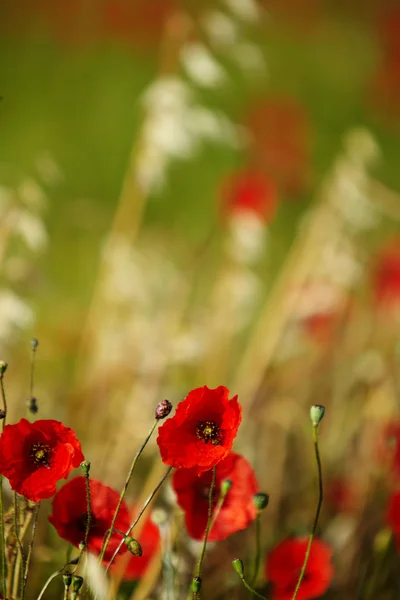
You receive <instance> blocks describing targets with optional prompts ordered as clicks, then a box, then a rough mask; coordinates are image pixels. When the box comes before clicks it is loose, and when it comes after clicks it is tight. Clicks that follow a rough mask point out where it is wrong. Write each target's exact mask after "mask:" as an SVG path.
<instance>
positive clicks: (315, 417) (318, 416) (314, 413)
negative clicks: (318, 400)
mask: <svg viewBox="0 0 400 600" xmlns="http://www.w3.org/2000/svg"><path fill="white" fill-rule="evenodd" d="M324 414H325V406H322V404H314V405H313V406H312V407H311V408H310V418H311V422H312V424H313V425H314V427H316V426H317V425H319V424H320V422H321V421H322V419H323V418H324Z"/></svg>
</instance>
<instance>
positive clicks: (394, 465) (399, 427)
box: [377, 421, 400, 477]
mask: <svg viewBox="0 0 400 600" xmlns="http://www.w3.org/2000/svg"><path fill="white" fill-rule="evenodd" d="M377 458H378V460H379V462H381V463H382V464H384V465H387V466H388V467H389V468H390V469H391V470H393V473H394V474H395V475H396V477H400V421H391V422H390V423H387V424H386V425H385V426H384V427H383V428H382V432H381V435H380V436H379V439H378V443H377Z"/></svg>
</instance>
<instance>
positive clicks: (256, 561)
mask: <svg viewBox="0 0 400 600" xmlns="http://www.w3.org/2000/svg"><path fill="white" fill-rule="evenodd" d="M261 512H262V509H261V508H259V509H258V510H257V517H256V557H255V559H254V572H253V577H252V580H251V585H252V587H254V585H255V583H256V581H257V577H258V571H259V570H260V562H261Z"/></svg>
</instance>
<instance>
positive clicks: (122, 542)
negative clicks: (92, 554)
mask: <svg viewBox="0 0 400 600" xmlns="http://www.w3.org/2000/svg"><path fill="white" fill-rule="evenodd" d="M171 471H172V467H169V468H168V469H167V471H166V472H165V474H164V475H163V477H162V478H161V479H160V481H159V482H158V483H157V485H156V487H155V488H154V490H153V491H152V492H151V494H150V495H149V497H148V498H147V500H146V502H145V503H144V505H143V508H142V510H141V511H140V513H139V514H138V516H137V517H136V519H135V520H134V521H133V523H132V525H131V526H130V527H129V529H128V531H127V532H126V533H125V536H127V535H130V534H131V533H132V530H133V529H134V527H136V525H137V524H138V522H139V520H140V519H141V518H142V515H143V513H144V511H145V510H146V508H147V507H148V505H149V504H150V502H151V501H152V500H153V498H154V496H155V495H156V493H157V492H158V490H159V489H160V487H161V486H162V484H163V483H164V481H165V480H166V479H167V477H168V475H169V474H170V473H171ZM124 539H125V538H123V539H122V540H121V541H120V543H119V544H118V546H117V548H116V549H115V551H114V554H113V555H112V557H111V560H110V562H109V563H108V565H107V568H106V573H108V571H109V569H110V567H111V565H112V563H113V562H114V560H115V559H116V557H117V555H118V552H119V551H120V550H121V548H122V546H123V544H124Z"/></svg>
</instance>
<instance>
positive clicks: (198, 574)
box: [193, 467, 217, 599]
mask: <svg viewBox="0 0 400 600" xmlns="http://www.w3.org/2000/svg"><path fill="white" fill-rule="evenodd" d="M216 478H217V467H214V468H213V472H212V480H211V486H210V491H209V493H208V514H207V525H206V530H205V533H204V539H203V546H202V548H201V552H200V556H199V560H198V563H197V568H196V573H195V577H199V578H200V579H201V569H202V566H203V560H204V556H205V553H206V547H207V540H208V536H209V533H210V530H211V521H212V513H213V494H214V489H215V481H216ZM195 598H196V594H195V593H193V599H195Z"/></svg>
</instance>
